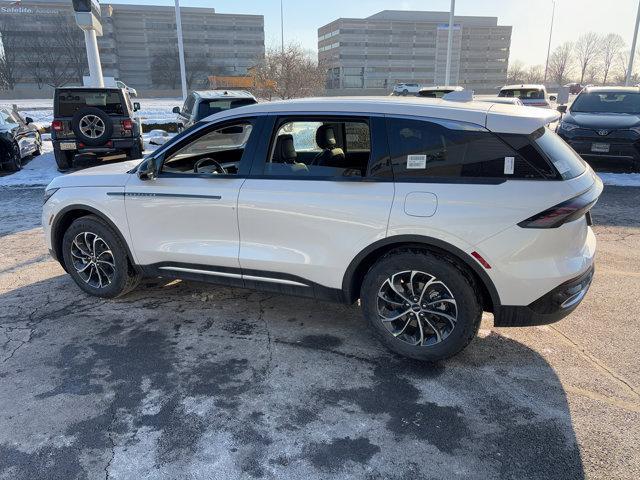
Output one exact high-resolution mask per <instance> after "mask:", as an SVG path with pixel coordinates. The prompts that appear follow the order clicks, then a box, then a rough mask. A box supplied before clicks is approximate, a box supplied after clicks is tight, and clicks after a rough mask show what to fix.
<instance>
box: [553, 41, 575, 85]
mask: <svg viewBox="0 0 640 480" xmlns="http://www.w3.org/2000/svg"><path fill="white" fill-rule="evenodd" d="M572 68H573V43H571V42H565V43H563V44H562V45H559V46H557V47H556V48H555V49H554V50H553V52H552V53H551V56H550V57H549V74H550V76H551V78H552V79H553V81H554V82H556V84H558V85H562V84H563V83H564V82H565V80H566V79H567V78H568V76H569V75H570V74H571V69H572Z"/></svg>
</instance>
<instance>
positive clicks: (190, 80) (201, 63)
mask: <svg viewBox="0 0 640 480" xmlns="http://www.w3.org/2000/svg"><path fill="white" fill-rule="evenodd" d="M176 55H177V53H176ZM184 63H185V70H186V75H187V78H186V80H187V87H188V88H189V89H192V88H195V87H198V86H204V85H207V82H208V80H207V77H208V75H209V73H210V70H209V66H208V64H207V59H206V58H204V57H199V56H195V55H186V54H185V59H184Z"/></svg>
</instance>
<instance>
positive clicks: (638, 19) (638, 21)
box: [624, 1, 640, 85]
mask: <svg viewBox="0 0 640 480" xmlns="http://www.w3.org/2000/svg"><path fill="white" fill-rule="evenodd" d="M638 25H640V1H639V2H638V13H637V15H636V28H635V30H634V31H633V42H631V55H630V56H629V68H628V69H627V78H626V79H625V81H624V84H625V85H629V84H630V83H631V76H632V75H633V57H635V56H636V42H637V41H638Z"/></svg>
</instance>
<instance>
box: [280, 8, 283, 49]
mask: <svg viewBox="0 0 640 480" xmlns="http://www.w3.org/2000/svg"><path fill="white" fill-rule="evenodd" d="M280 45H281V47H280V48H281V49H282V53H284V8H283V7H282V0H280Z"/></svg>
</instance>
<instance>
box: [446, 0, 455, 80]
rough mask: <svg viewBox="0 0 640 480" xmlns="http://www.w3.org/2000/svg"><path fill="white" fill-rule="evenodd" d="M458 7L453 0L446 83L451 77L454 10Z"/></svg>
mask: <svg viewBox="0 0 640 480" xmlns="http://www.w3.org/2000/svg"><path fill="white" fill-rule="evenodd" d="M455 9H456V0H451V10H450V11H449V36H448V37H447V68H446V69H445V71H444V84H445V85H449V81H450V79H451V46H452V44H453V12H454V10H455Z"/></svg>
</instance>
